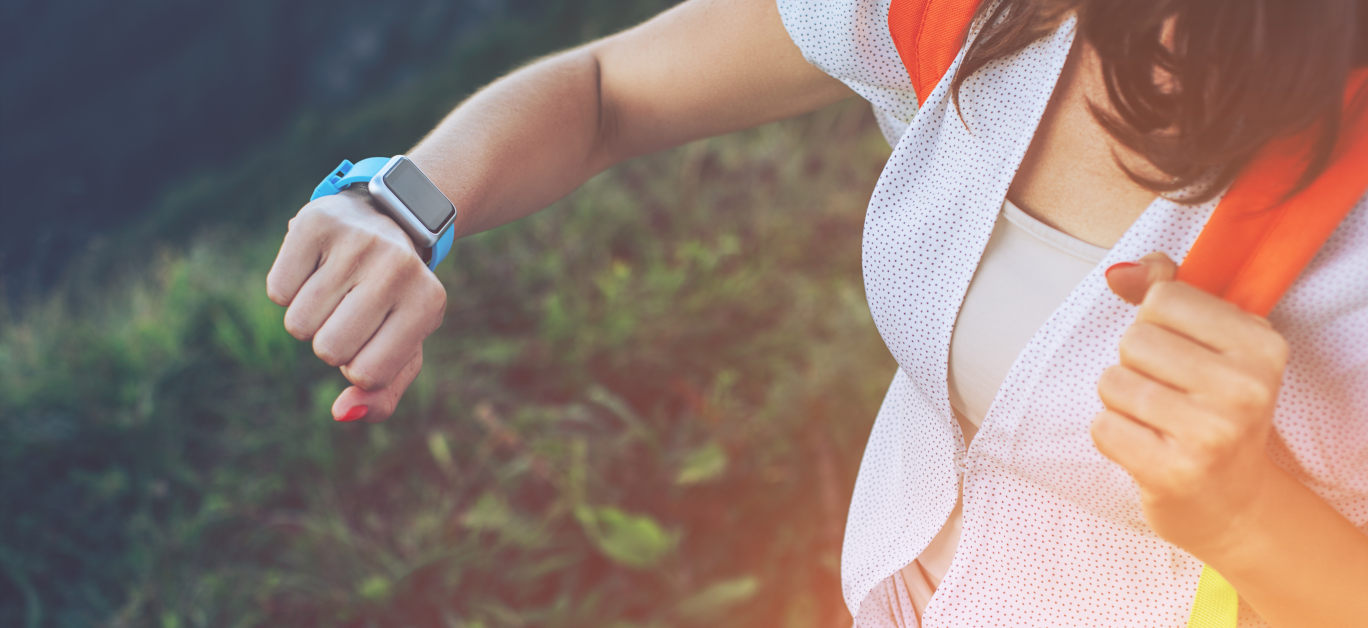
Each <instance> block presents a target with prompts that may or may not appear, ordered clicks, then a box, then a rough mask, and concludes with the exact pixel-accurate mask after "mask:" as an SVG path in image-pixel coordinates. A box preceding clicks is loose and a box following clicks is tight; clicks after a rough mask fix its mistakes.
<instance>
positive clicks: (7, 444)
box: [0, 3, 894, 628]
mask: <svg viewBox="0 0 1368 628" xmlns="http://www.w3.org/2000/svg"><path fill="white" fill-rule="evenodd" d="M600 4H603V3H600ZM609 4H611V3H608V4H605V5H604V6H603V7H601V9H598V10H599V11H600V12H599V13H596V14H593V15H603V16H608V15H611V14H612V12H613V7H612V6H608V5H609ZM644 4H650V3H644ZM659 4H661V5H663V4H667V3H659ZM656 8H658V7H656ZM647 9H651V7H649V6H648V7H646V8H638V9H637V12H636V13H633V14H630V15H619V16H616V17H603V18H602V19H596V20H586V21H583V22H582V23H580V26H579V29H578V31H576V32H571V33H569V34H565V33H563V32H562V31H563V30H564V29H563V26H564V25H563V24H562V25H560V26H556V25H554V24H551V23H549V22H548V23H545V24H542V23H540V22H537V23H534V24H532V25H530V26H529V25H528V24H522V25H519V26H518V27H517V28H514V26H513V25H503V26H500V25H494V26H493V27H491V28H490V29H488V30H487V31H485V32H483V34H482V35H481V36H479V37H472V38H470V40H469V41H468V42H466V43H464V44H463V45H462V46H461V49H460V50H459V51H458V53H457V54H456V55H455V56H454V57H453V61H452V62H451V63H449V64H446V65H444V66H443V67H442V68H441V69H440V70H438V71H435V72H433V73H432V74H431V75H429V76H425V77H424V78H423V79H422V80H420V81H415V82H414V83H413V84H412V85H411V86H409V87H408V88H405V89H403V90H396V91H395V92H393V93H388V94H384V95H382V96H378V97H376V98H374V99H372V100H370V101H368V102H366V103H364V104H363V105H362V106H358V107H355V108H352V109H349V110H346V111H338V112H329V113H327V114H318V113H310V112H305V113H303V114H301V115H300V116H299V117H298V119H297V120H296V121H295V122H294V123H293V124H291V125H290V126H289V129H288V130H287V131H286V132H284V133H282V134H280V135H279V136H278V137H276V138H274V139H272V140H270V141H269V142H266V143H265V144H264V145H263V146H261V147H259V148H258V149H256V150H254V151H252V152H251V154H250V155H249V156H248V157H247V158H244V159H242V160H239V161H238V162H235V163H234V164H232V166H231V167H229V168H226V169H217V170H215V171H214V172H201V173H199V174H194V175H191V176H187V177H185V178H184V179H183V180H181V181H179V182H178V183H177V184H175V185H174V186H172V187H170V188H168V189H167V190H166V191H165V192H164V193H163V194H161V195H160V196H159V200H158V201H157V202H156V204H155V207H154V209H153V210H152V211H151V212H149V213H148V214H147V215H146V218H145V219H140V220H139V221H137V222H136V223H134V224H129V225H127V226H126V227H125V228H122V229H120V230H119V231H118V232H116V233H113V234H110V235H108V236H106V237H104V238H102V239H101V240H100V241H98V242H97V243H96V244H95V245H93V246H92V247H90V249H89V250H88V251H87V252H85V253H84V254H83V255H81V256H80V257H79V258H78V259H77V260H76V261H75V262H74V263H73V265H72V267H71V270H70V272H68V273H67V275H66V278H65V279H64V280H63V281H62V282H61V283H60V284H59V285H57V286H56V287H55V288H53V289H52V290H51V291H50V292H49V293H48V294H46V295H44V296H43V297H42V298H39V299H33V300H31V301H29V302H26V303H24V304H22V306H17V307H14V306H12V307H9V308H6V309H3V310H0V625H2V626H49V625H51V626H98V625H108V626H158V627H161V628H182V627H189V626H315V625H324V626H334V625H336V626H468V627H473V626H719V625H724V626H795V627H804V626H831V625H848V623H849V615H848V613H846V611H845V608H844V606H843V605H842V603H841V600H840V587H839V573H838V568H837V560H838V558H839V547H840V540H841V532H842V528H843V525H844V520H845V513H846V507H847V505H848V502H849V495H850V491H851V487H852V485H853V482H854V475H855V470H856V467H857V464H858V460H859V455H860V452H861V450H862V448H863V444H864V440H865V438H866V436H867V434H868V430H869V426H870V424H871V422H872V420H873V417H874V414H875V411H876V409H877V404H878V401H879V399H880V397H881V394H882V392H883V390H884V388H885V387H886V385H887V382H888V379H889V378H890V377H891V376H892V373H893V369H894V364H893V361H892V359H891V358H890V357H888V355H887V352H886V351H885V350H884V348H883V346H882V344H881V343H880V341H879V339H878V336H877V334H876V333H875V330H874V328H873V325H872V324H871V323H870V320H869V315H868V312H867V309H866V305H865V303H864V298H863V290H862V286H861V282H860V259H859V257H860V248H859V237H860V235H859V234H860V230H861V226H862V222H863V214H864V211H863V209H864V206H865V203H866V201H867V198H868V193H869V190H870V189H871V188H872V186H873V183H874V179H875V177H876V176H877V174H878V171H879V169H880V167H881V165H882V160H883V159H884V158H885V157H886V154H887V150H888V148H887V146H886V144H884V143H883V140H882V138H881V137H880V136H879V134H878V133H877V131H876V129H875V126H874V124H873V122H872V119H871V118H870V117H869V115H868V113H867V110H866V108H864V107H862V106H859V105H858V104H855V103H848V104H845V105H841V106H838V107H835V108H832V109H830V110H826V111H823V112H819V113H817V114H815V115H812V116H808V117H805V118H801V119H796V120H790V121H786V122H782V123H778V124H773V125H768V126H765V127H762V128H758V129H754V130H751V131H747V132H743V133H739V134H735V135H731V136H727V137H723V138H717V139H714V140H709V141H704V142H698V143H694V144H690V145H688V146H685V147H681V148H679V149H676V150H674V151H670V152H667V153H662V154H659V155H654V156H650V157H646V158H642V159H638V160H635V161H632V162H629V163H627V164H624V165H622V166H620V167H618V168H615V169H613V170H611V171H609V172H607V173H604V174H603V175H600V176H599V177H597V178H595V179H594V180H592V181H590V182H589V183H588V184H587V185H586V186H584V187H583V188H581V189H580V190H579V191H577V192H576V193H574V194H573V195H571V196H570V197H568V198H567V199H565V200H563V201H561V202H560V203H558V204H557V205H556V206H554V207H553V208H550V209H548V210H546V211H544V212H542V213H540V214H538V215H536V216H533V217H531V218H529V219H525V220H523V221H520V222H518V223H515V224H512V225H508V226H505V227H502V228H499V229H496V230H493V231H491V232H488V233H485V234H481V235H479V236H475V237H473V238H469V239H466V240H463V241H461V242H458V243H457V246H456V247H455V249H454V250H453V254H452V257H451V259H450V260H449V261H447V262H445V263H444V264H443V267H442V268H441V269H440V271H439V273H440V275H441V277H442V279H443V281H444V283H445V284H446V286H447V291H448V295H449V299H448V301H449V305H448V312H447V317H446V321H445V323H444V325H443V327H442V328H441V329H440V330H439V331H438V332H437V333H436V334H435V335H434V336H433V337H432V338H431V339H429V341H428V343H427V344H426V356H425V357H426V361H425V369H424V372H423V374H422V375H421V376H420V377H419V379H418V381H417V382H416V383H415V384H414V386H413V387H412V388H411V389H410V391H409V393H408V395H407V397H406V398H405V400H404V402H403V403H402V404H401V406H400V409H399V411H398V412H397V413H396V416H395V417H394V418H393V419H391V420H390V421H389V422H387V423H384V424H374V425H372V424H363V425H341V424H335V423H333V422H332V421H331V420H330V418H329V413H328V406H329V404H330V403H331V401H332V399H333V397H334V396H335V395H336V394H337V393H338V392H339V391H340V390H341V388H342V386H343V385H344V381H343V379H342V378H341V376H340V375H338V374H337V373H336V371H335V370H334V369H330V368H328V367H326V366H325V365H323V364H322V363H321V362H319V361H318V360H317V359H315V358H314V357H313V356H312V353H311V351H310V348H309V346H308V345H307V344H305V343H299V342H296V341H295V340H294V339H293V338H290V337H289V336H288V335H287V334H286V333H285V332H284V330H283V328H282V325H281V318H282V314H283V310H282V309H281V308H279V307H277V306H275V305H273V304H271V303H270V302H269V301H268V300H267V299H266V297H265V294H264V283H265V273H266V269H267V268H268V267H269V265H270V263H271V260H272V258H273V257H274V254H275V251H276V247H277V246H278V245H279V241H280V238H281V236H282V235H283V233H284V224H285V221H286V220H287V219H288V217H289V216H291V215H292V214H293V213H294V211H296V210H297V209H298V207H299V206H300V204H301V201H302V200H303V199H304V198H307V196H308V191H309V190H310V189H311V188H312V185H313V183H315V182H316V179H317V178H318V167H319V166H320V165H327V164H329V163H332V162H335V161H337V160H338V159H339V158H340V157H341V156H352V157H355V156H358V155H368V154H389V153H395V152H401V151H403V150H405V149H406V148H407V147H408V146H410V145H411V144H412V143H413V142H414V141H416V140H417V139H418V137H420V136H421V134H422V133H423V132H424V131H425V130H426V129H428V128H430V127H431V126H432V125H433V124H435V123H436V121H437V119H438V118H439V117H440V115H441V114H442V113H443V112H445V111H446V110H447V109H449V108H450V107H451V106H452V105H453V104H455V102H457V101H458V100H459V98H460V97H461V96H462V95H464V94H466V93H469V90H470V89H471V88H472V87H473V86H474V85H478V84H479V83H483V82H484V81H487V80H488V79H489V78H492V76H493V75H495V74H497V73H498V71H499V70H498V68H506V67H508V66H509V65H511V64H513V63H516V62H518V61H519V60H523V59H525V58H526V57H527V51H528V50H536V49H537V46H540V47H541V48H544V49H545V50H542V52H545V51H548V50H550V49H553V48H554V47H563V46H564V45H570V44H573V43H575V42H576V41H583V40H584V39H587V38H589V37H592V36H596V35H598V34H602V32H604V31H605V30H607V29H611V28H617V27H620V26H621V25H622V24H618V23H617V22H615V21H614V20H630V21H633V22H634V21H638V20H639V18H640V17H643V16H642V15H641V13H642V12H646V11H647ZM646 14H649V12H646ZM539 24H540V25H539ZM500 29H505V30H500ZM538 29H542V30H538ZM552 32H555V33H560V35H557V36H556V37H552V36H551V35H550V33H552ZM534 42H535V43H534ZM551 149H554V147H548V150H551Z"/></svg>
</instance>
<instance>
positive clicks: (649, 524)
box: [575, 506, 679, 569]
mask: <svg viewBox="0 0 1368 628" xmlns="http://www.w3.org/2000/svg"><path fill="white" fill-rule="evenodd" d="M575 518H576V519H578V520H579V522H580V525H581V527H583V528H584V532H585V534H587V535H588V536H589V539H590V540H592V541H593V542H594V546H595V547H597V548H598V550H599V551H600V552H602V553H603V555H604V556H607V557H608V558H610V559H612V560H613V561H614V562H616V563H618V564H621V565H626V566H628V567H636V568H638V569H645V568H647V567H651V566H653V565H655V564H656V563H658V562H660V560H661V559H662V558H664V557H665V556H666V555H668V554H669V553H670V552H671V551H672V550H673V549H674V547H675V545H676V544H677V543H678V542H679V533H678V532H671V531H667V530H665V528H663V527H662V526H661V525H660V524H659V523H656V521H655V520H654V519H652V518H650V517H647V516H645V515H633V514H630V513H627V512H623V511H622V510H620V509H618V508H614V507H612V506H600V507H591V506H578V507H576V508H575Z"/></svg>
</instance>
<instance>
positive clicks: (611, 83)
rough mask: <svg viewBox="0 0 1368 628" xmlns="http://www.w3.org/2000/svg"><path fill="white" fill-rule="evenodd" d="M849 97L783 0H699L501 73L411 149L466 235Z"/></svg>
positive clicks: (848, 92)
mask: <svg viewBox="0 0 1368 628" xmlns="http://www.w3.org/2000/svg"><path fill="white" fill-rule="evenodd" d="M849 95H851V92H850V90H849V89H848V88H847V87H846V86H845V85H843V84H842V83H840V82H839V81H837V80H836V79H833V78H831V77H830V76H827V75H826V74H825V73H823V72H822V71H821V70H818V69H817V68H815V67H813V66H812V65H811V64H809V63H808V62H807V61H806V60H804V59H803V58H802V56H801V55H800V54H799V52H798V48H797V47H796V46H794V45H793V42H792V41H790V40H789V37H788V34H787V33H786V32H785V31H784V27H783V24H782V23H780V21H779V12H778V9H777V8H776V5H775V2H774V0H692V1H690V2H686V3H684V4H681V5H679V6H676V7H675V8H673V9H671V10H669V11H666V12H664V13H662V14H660V15H659V16H656V17H655V18H653V19H651V20H650V21H648V22H646V23H644V24H641V25H639V26H637V27H635V28H632V29H630V30H627V31H624V32H622V33H618V34H616V35H613V36H610V37H607V38H604V39H600V40H598V41H594V42H591V43H589V44H586V45H584V46H581V47H579V48H576V49H573V50H569V51H566V52H562V53H559V54H556V55H552V56H550V57H547V58H545V59H542V60H540V61H537V62H535V63H533V64H531V65H529V66H527V67H525V68H523V69H521V70H518V71H516V72H514V73H512V74H510V75H509V76H507V77H505V78H502V79H500V80H498V81H496V82H494V83H493V84H491V85H490V86H488V87H486V88H485V89H483V90H481V91H480V92H479V93H477V94H476V95H475V96H473V97H471V98H470V99H469V100H467V101H466V102H465V103H463V104H462V105H461V106H459V107H457V108H456V109H455V110H454V111H452V112H451V114H450V115H448V116H447V117H446V119H445V120H443V121H442V123H441V124H439V125H438V126H437V128H436V129H434V130H433V131H432V132H431V133H430V134H429V135H428V136H427V137H426V138H424V139H423V141H422V142H420V143H419V144H418V145H417V146H416V147H414V149H413V150H412V151H410V153H409V156H410V157H411V158H413V159H414V160H415V161H416V162H418V163H419V164H420V165H421V166H422V168H423V169H424V171H425V172H427V173H428V176H430V177H432V179H433V181H434V182H435V183H436V184H437V185H438V186H439V187H441V188H442V190H443V191H444V192H446V193H447V196H448V197H450V198H451V199H452V200H453V201H454V202H455V203H456V206H457V207H458V208H460V209H461V212H462V213H461V215H460V216H459V217H458V218H457V222H456V227H457V233H458V234H459V235H468V234H471V233H478V232H480V231H483V230H485V229H489V228H492V227H495V226H498V225H501V224H504V223H506V222H510V221H512V220H515V219H517V218H521V217H523V216H526V215H528V214H531V213H533V212H535V211H537V210H539V209H541V208H543V207H545V206H547V205H548V204H550V203H551V202H553V201H555V200H556V199H558V198H560V197H562V196H564V195H565V194H567V193H568V192H570V191H571V190H573V189H575V188H576V187H578V186H579V185H580V184H581V183H583V182H584V181H586V180H587V179H588V178H589V177H591V176H593V175H594V174H597V173H598V172H600V171H602V170H603V169H605V168H607V167H608V166H611V165H613V164H615V163H617V162H619V161H622V160H623V159H626V158H628V157H633V156H636V155H641V154H645V153H649V152H653V151H656V150H660V149H664V148H669V147H672V146H677V145H679V144H682V143H685V142H688V141H690V140H695V139H699V138H703V137H710V136H713V135H719V134H722V133H727V132H731V131H736V130H739V129H744V128H749V127H752V126H756V125H758V124H763V123H765V122H771V121H774V120H779V119H783V118H787V117H791V116H795V115H798V114H801V113H806V112H808V111H813V110H815V109H818V108H820V107H823V106H825V105H828V104H831V103H833V102H836V101H837V100H840V99H842V98H845V97H847V96H849Z"/></svg>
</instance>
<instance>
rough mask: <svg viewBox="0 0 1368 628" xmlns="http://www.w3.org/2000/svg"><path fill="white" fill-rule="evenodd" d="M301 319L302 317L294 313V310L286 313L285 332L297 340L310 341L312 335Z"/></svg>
mask: <svg viewBox="0 0 1368 628" xmlns="http://www.w3.org/2000/svg"><path fill="white" fill-rule="evenodd" d="M299 318H300V315H299V314H296V313H294V310H287V311H286V312H285V321H284V322H285V332H286V333H288V334H290V335H291V336H294V338H295V340H308V339H309V337H310V335H311V334H310V330H309V329H308V327H306V326H305V325H304V323H303V322H302V321H300V320H299Z"/></svg>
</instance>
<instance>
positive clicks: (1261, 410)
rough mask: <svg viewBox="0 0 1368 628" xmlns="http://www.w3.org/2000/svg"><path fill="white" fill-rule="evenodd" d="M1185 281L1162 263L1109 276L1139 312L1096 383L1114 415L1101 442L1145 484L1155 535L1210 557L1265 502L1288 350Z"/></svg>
mask: <svg viewBox="0 0 1368 628" xmlns="http://www.w3.org/2000/svg"><path fill="white" fill-rule="evenodd" d="M1176 271H1177V267H1176V266H1175V265H1174V263H1173V262H1172V261H1171V260H1169V258H1168V257H1166V256H1164V255H1163V254H1161V253H1155V254H1151V255H1147V256H1145V258H1143V259H1142V260H1141V261H1140V263H1138V264H1129V265H1120V264H1118V265H1117V266H1114V267H1112V268H1111V269H1109V271H1108V273H1107V281H1108V283H1109V284H1110V285H1111V288H1112V290H1113V291H1114V292H1116V294H1117V295H1119V296H1121V297H1122V298H1123V299H1125V300H1127V301H1130V302H1131V303H1138V304H1139V306H1140V307H1139V308H1138V311H1137V312H1136V317H1135V323H1134V324H1132V325H1131V326H1130V328H1129V329H1127V330H1126V332H1125V334H1124V335H1123V336H1122V338H1121V345H1120V360H1119V362H1118V364H1116V365H1115V366H1112V367H1111V368H1108V369H1107V370H1106V371H1105V372H1103V374H1102V378H1101V380H1100V381H1099V382H1098V385H1097V392H1098V394H1099V395H1100V396H1101V398H1102V403H1103V405H1104V406H1106V410H1104V411H1103V412H1101V413H1100V414H1098V415H1097V416H1096V417H1095V418H1094V420H1093V424H1092V437H1093V441H1094V442H1095V443H1096V445H1097V449H1098V451H1100V452H1101V453H1102V454H1103V455H1104V456H1106V457H1108V458H1110V459H1112V460H1113V461H1115V462H1116V463H1117V464H1120V465H1121V466H1122V467H1124V468H1125V469H1126V471H1128V472H1129V473H1130V475H1131V477H1133V478H1134V479H1135V481H1136V483H1137V484H1138V485H1139V487H1140V493H1141V496H1142V500H1143V506H1144V510H1145V518H1146V519H1147V520H1148V521H1149V524H1150V527H1151V528H1153V529H1154V531H1155V532H1156V533H1158V534H1159V536H1161V537H1163V538H1165V539H1166V540H1168V541H1169V542H1171V543H1173V544H1175V545H1178V546H1179V547H1182V548H1184V549H1186V550H1188V551H1189V552H1192V553H1193V554H1196V555H1198V556H1202V555H1203V554H1208V555H1211V554H1216V553H1219V552H1220V551H1221V549H1222V547H1221V546H1222V544H1223V543H1225V542H1230V540H1231V538H1232V536H1231V535H1230V534H1229V531H1230V530H1231V529H1232V527H1234V526H1236V525H1237V524H1239V523H1241V522H1242V519H1244V518H1246V517H1247V516H1248V515H1249V513H1250V512H1252V510H1253V508H1254V506H1255V505H1257V504H1258V502H1259V501H1260V500H1261V499H1263V497H1264V493H1265V487H1266V485H1267V484H1268V479H1269V478H1270V476H1271V473H1272V472H1273V469H1274V466H1273V463H1272V461H1271V460H1270V459H1269V458H1268V456H1267V455H1266V454H1265V448H1266V446H1267V443H1268V437H1269V433H1270V431H1271V430H1272V427H1273V407H1274V404H1275V402H1276V401H1277V398H1278V390H1279V388H1280V386H1281V384H1282V377H1283V370H1284V369H1285V368H1286V366H1287V354H1288V347H1287V342H1286V341H1285V340H1284V339H1283V337H1282V336H1281V335H1279V334H1278V332H1277V331H1275V330H1274V329H1273V327H1272V326H1271V325H1269V324H1268V321H1266V320H1264V319H1263V318H1261V317H1258V316H1255V315H1253V314H1249V313H1247V312H1245V311H1243V310H1241V309H1239V308H1238V307H1236V306H1234V305H1232V304H1230V303H1228V302H1226V301H1223V300H1221V299H1220V298H1217V297H1215V296H1212V295H1211V294H1208V293H1206V292H1203V291H1201V290H1199V289H1197V288H1195V287H1193V286H1191V285H1188V284H1186V283H1183V282H1180V281H1174V276H1175V274H1176Z"/></svg>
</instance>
